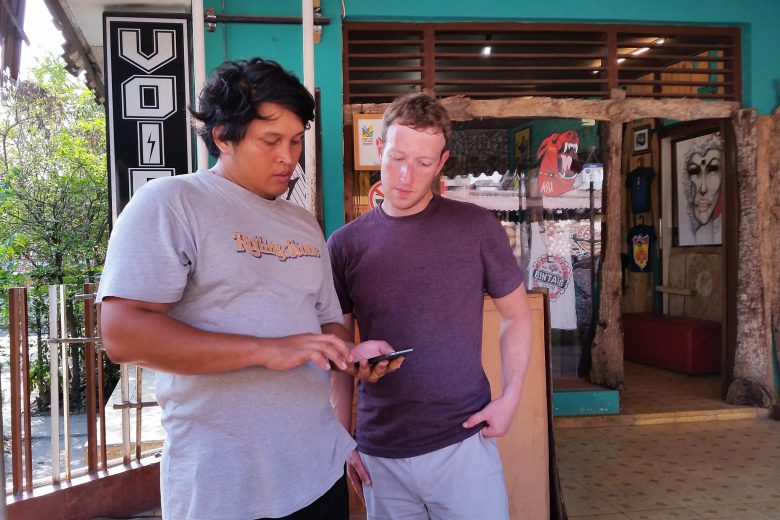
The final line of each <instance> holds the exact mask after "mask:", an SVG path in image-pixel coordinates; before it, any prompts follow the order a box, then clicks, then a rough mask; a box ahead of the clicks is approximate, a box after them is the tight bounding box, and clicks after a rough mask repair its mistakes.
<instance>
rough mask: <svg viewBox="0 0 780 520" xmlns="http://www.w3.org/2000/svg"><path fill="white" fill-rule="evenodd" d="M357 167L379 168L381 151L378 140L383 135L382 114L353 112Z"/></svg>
mask: <svg viewBox="0 0 780 520" xmlns="http://www.w3.org/2000/svg"><path fill="white" fill-rule="evenodd" d="M352 125H353V126H352V127H353V136H354V141H355V169H356V170H378V169H379V151H378V150H377V148H376V140H377V138H378V137H382V114H353V116H352Z"/></svg>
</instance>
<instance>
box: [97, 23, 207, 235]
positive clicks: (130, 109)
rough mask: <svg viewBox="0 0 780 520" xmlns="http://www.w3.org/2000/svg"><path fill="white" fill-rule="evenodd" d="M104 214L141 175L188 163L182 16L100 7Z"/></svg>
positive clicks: (178, 170)
mask: <svg viewBox="0 0 780 520" xmlns="http://www.w3.org/2000/svg"><path fill="white" fill-rule="evenodd" d="M103 30H104V34H105V46H106V48H105V56H106V63H105V71H106V87H107V88H106V90H107V94H108V95H107V96H106V103H107V105H108V107H107V118H108V144H109V148H108V163H109V190H110V194H109V197H110V199H109V200H110V202H111V217H112V222H116V219H117V216H118V215H119V214H120V213H121V212H122V209H124V207H125V205H126V204H127V203H128V201H129V200H130V198H131V197H132V196H133V194H134V193H135V192H136V191H138V189H139V188H140V187H141V186H143V185H144V184H145V183H147V182H149V181H151V180H153V179H156V178H159V177H167V176H171V175H181V174H185V173H189V172H190V171H192V133H191V130H190V127H189V117H188V114H187V107H188V106H189V101H190V76H189V64H190V59H189V42H188V38H187V36H188V20H187V19H186V18H181V17H178V18H177V17H165V16H163V17H160V16H159V15H157V14H155V15H154V16H137V15H134V16H119V15H116V16H115V15H111V14H107V13H104V15H103Z"/></svg>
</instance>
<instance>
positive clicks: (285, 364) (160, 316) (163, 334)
mask: <svg viewBox="0 0 780 520" xmlns="http://www.w3.org/2000/svg"><path fill="white" fill-rule="evenodd" d="M168 307H169V305H168V304H163V303H150V302H144V301H139V300H128V299H124V298H116V297H104V298H103V303H102V305H101V319H100V328H101V335H102V342H103V348H104V349H105V351H106V353H107V354H108V356H109V357H110V358H111V360H112V361H114V362H115V363H132V364H136V365H139V366H142V367H147V368H151V369H154V370H159V371H163V372H170V373H174V374H187V375H196V374H210V373H218V372H228V371H232V370H240V369H242V368H247V367H253V366H261V367H266V368H269V369H272V370H288V369H291V368H294V367H297V366H299V365H302V364H303V363H305V362H307V361H312V362H314V363H315V364H317V365H319V366H320V367H322V368H323V369H324V370H328V369H329V363H328V360H331V361H333V362H334V363H335V364H336V365H337V366H339V367H340V368H342V369H345V368H346V367H347V363H349V362H350V361H351V356H350V352H349V348H348V347H347V345H346V343H344V341H342V340H341V339H339V338H337V337H336V336H334V335H332V334H312V333H306V334H296V335H292V336H286V337H281V338H256V337H252V336H244V335H239V334H226V333H219V332H208V331H204V330H200V329H197V328H195V327H191V326H189V325H187V324H185V323H182V322H180V321H178V320H176V319H174V318H171V317H170V316H168Z"/></svg>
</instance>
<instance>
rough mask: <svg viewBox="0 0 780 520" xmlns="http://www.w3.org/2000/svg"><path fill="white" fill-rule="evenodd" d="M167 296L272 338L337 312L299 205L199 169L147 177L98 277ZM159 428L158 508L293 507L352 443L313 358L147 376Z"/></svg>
mask: <svg viewBox="0 0 780 520" xmlns="http://www.w3.org/2000/svg"><path fill="white" fill-rule="evenodd" d="M106 296H117V297H121V298H127V299H134V300H142V301H148V302H155V303H169V304H171V305H170V311H169V315H170V316H172V317H173V318H175V319H177V320H180V321H182V322H184V323H187V324H189V325H192V326H194V327H197V328H199V329H203V330H208V331H215V332H225V333H236V334H247V335H251V336H257V337H265V338H273V337H282V336H288V335H291V334H298V333H305V332H314V333H319V332H321V325H322V324H325V323H333V322H340V321H341V309H340V307H339V303H338V300H337V298H336V295H335V292H334V290H333V281H332V275H331V268H330V262H329V260H328V254H327V247H326V245H325V242H324V238H323V236H322V232H321V231H320V228H319V226H318V225H317V222H316V221H315V220H314V219H313V218H312V217H311V216H310V215H309V214H308V213H307V212H306V211H305V210H303V209H302V208H300V207H298V206H295V205H293V204H291V203H288V202H286V201H283V200H278V199H277V200H272V201H271V200H266V199H263V198H262V197H259V196H257V195H255V194H253V193H251V192H249V191H247V190H245V189H243V188H241V187H240V186H238V185H237V184H234V183H232V182H230V181H228V180H226V179H223V178H222V177H219V176H217V175H214V174H212V173H209V172H197V173H193V174H190V175H184V176H179V177H171V178H165V179H159V180H155V181H154V182H151V183H149V184H148V186H144V187H143V188H142V189H141V190H139V192H138V193H137V194H136V195H135V196H134V197H133V199H132V200H131V202H130V204H128V205H127V207H126V208H125V209H124V211H123V213H122V216H121V217H120V219H119V221H118V223H117V226H116V228H115V229H114V231H113V233H112V235H111V240H110V241H109V248H108V255H107V258H106V264H105V269H104V271H103V276H102V280H101V284H100V292H99V299H102V298H105V297H106ZM156 381H157V400H158V401H159V403H160V406H161V407H162V423H163V427H164V428H165V431H166V434H167V438H166V441H165V447H164V449H163V461H162V465H161V489H162V499H163V514H164V517H165V518H166V519H167V520H180V519H187V520H194V519H203V520H220V519H225V520H244V519H246V520H249V519H255V518H260V517H278V516H284V515H288V514H290V513H292V512H294V511H297V510H299V509H301V508H303V507H305V506H306V505H308V504H310V503H311V502H313V501H314V500H316V499H317V498H318V497H319V496H321V495H322V494H323V493H325V492H326V491H327V490H328V489H329V488H330V487H331V486H332V485H333V484H334V482H336V480H337V479H338V478H340V477H341V475H342V474H343V470H344V461H345V460H346V457H347V456H348V454H349V452H350V451H351V450H352V449H353V448H354V442H353V440H352V439H351V438H350V436H349V435H348V433H347V432H346V431H345V430H344V428H342V426H341V425H340V424H339V422H338V421H337V419H336V417H335V414H334V413H333V410H332V408H331V406H330V402H329V392H330V374H329V373H328V372H325V371H323V370H322V369H321V368H319V367H317V366H315V365H314V364H311V363H307V364H305V365H303V366H300V367H298V368H295V369H292V370H286V371H273V370H268V369H264V368H259V367H258V368H248V369H244V370H239V371H233V372H227V373H218V374H210V375H201V376H182V375H173V374H168V373H158V374H157V380H156Z"/></svg>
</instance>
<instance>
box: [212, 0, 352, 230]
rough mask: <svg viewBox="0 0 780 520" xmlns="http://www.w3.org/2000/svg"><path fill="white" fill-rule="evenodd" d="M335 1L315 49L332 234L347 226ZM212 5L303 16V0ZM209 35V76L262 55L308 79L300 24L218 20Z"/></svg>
mask: <svg viewBox="0 0 780 520" xmlns="http://www.w3.org/2000/svg"><path fill="white" fill-rule="evenodd" d="M327 3H328V2H325V4H327ZM223 4H224V6H225V7H224V9H222V5H223ZM330 4H331V5H330V6H329V7H328V8H326V9H324V10H323V11H324V13H323V16H328V17H330V19H331V23H330V25H327V26H325V27H324V28H323V31H322V40H321V41H320V43H319V44H317V45H315V48H314V60H315V65H314V76H315V81H314V82H315V85H316V86H317V87H318V88H320V91H321V96H320V110H321V112H322V113H321V118H320V121H321V131H322V157H321V160H322V185H323V187H322V194H323V213H324V218H325V232H326V234H328V235H329V234H330V233H332V232H333V231H334V230H336V229H337V228H338V227H339V226H341V225H342V224H344V167H343V164H344V153H343V148H344V144H343V137H342V135H343V128H342V119H343V116H342V108H341V107H342V88H341V85H342V80H341V78H342V73H341V15H340V13H341V6H340V3H339V2H330ZM209 7H213V8H214V9H216V11H217V13H220V14H235V15H258V16H301V8H300V2H290V1H279V2H266V1H263V2H259V1H242V0H225V1H224V2H222V1H205V2H204V5H203V9H204V10H206V9H208V8H209ZM205 39H206V71H207V74H210V73H211V71H212V70H213V69H214V68H215V67H216V66H217V65H219V64H220V63H222V62H223V61H225V60H226V59H230V60H235V59H243V58H251V57H253V56H261V57H263V58H270V59H273V60H276V61H278V62H279V63H281V64H282V65H284V67H285V68H287V69H288V70H290V71H292V72H294V73H295V74H296V75H297V76H298V77H299V78H301V80H303V32H302V30H301V27H300V26H298V25H283V24H262V25H258V24H238V23H231V24H217V29H216V31H214V32H206V37H205Z"/></svg>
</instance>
